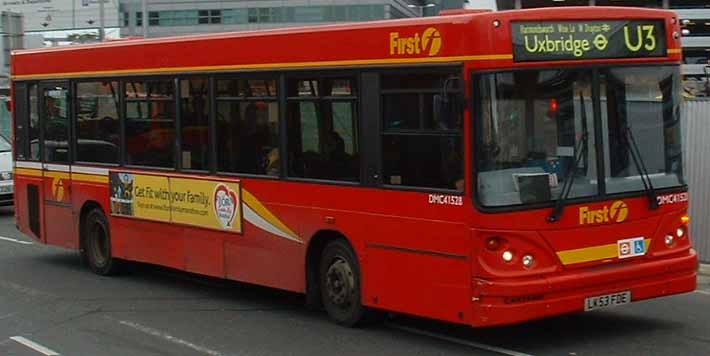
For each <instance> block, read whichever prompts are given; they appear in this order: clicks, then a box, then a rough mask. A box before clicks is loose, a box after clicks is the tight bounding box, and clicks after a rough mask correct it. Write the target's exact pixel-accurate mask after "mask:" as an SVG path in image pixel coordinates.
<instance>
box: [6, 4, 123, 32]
mask: <svg viewBox="0 0 710 356" xmlns="http://www.w3.org/2000/svg"><path fill="white" fill-rule="evenodd" d="M103 2H104V27H118V0H103ZM0 4H2V6H0V9H2V10H3V11H11V12H19V13H21V14H23V15H24V28H25V31H28V32H31V31H54V30H70V29H84V28H98V27H99V23H100V22H101V21H100V18H99V0H0Z"/></svg>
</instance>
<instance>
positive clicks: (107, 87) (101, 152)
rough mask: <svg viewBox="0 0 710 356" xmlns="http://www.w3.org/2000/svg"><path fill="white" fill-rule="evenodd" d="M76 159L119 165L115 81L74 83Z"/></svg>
mask: <svg viewBox="0 0 710 356" xmlns="http://www.w3.org/2000/svg"><path fill="white" fill-rule="evenodd" d="M75 98H76V99H75V100H76V103H75V106H74V107H75V108H76V136H77V137H76V138H77V145H76V148H77V152H76V160H77V161H80V162H92V163H93V162H98V163H118V156H119V149H118V147H119V142H120V139H119V122H120V121H119V118H118V106H119V105H118V82H117V81H97V82H80V83H77V84H76V96H75Z"/></svg>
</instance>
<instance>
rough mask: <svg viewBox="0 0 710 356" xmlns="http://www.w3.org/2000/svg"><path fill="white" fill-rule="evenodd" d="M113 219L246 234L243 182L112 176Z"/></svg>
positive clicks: (132, 175)
mask: <svg viewBox="0 0 710 356" xmlns="http://www.w3.org/2000/svg"><path fill="white" fill-rule="evenodd" d="M110 181H111V215H114V216H125V217H134V218H139V219H145V220H152V221H160V222H169V223H170V222H171V223H177V224H184V225H192V226H197V227H203V228H208V229H215V230H221V231H228V232H234V233H241V232H242V211H241V210H242V209H241V206H242V205H241V200H242V199H241V189H240V188H241V187H240V183H239V182H223V181H213V180H204V179H189V178H175V177H164V176H154V175H143V174H134V173H127V172H111V174H110Z"/></svg>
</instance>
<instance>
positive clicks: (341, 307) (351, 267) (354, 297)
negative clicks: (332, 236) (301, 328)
mask: <svg viewBox="0 0 710 356" xmlns="http://www.w3.org/2000/svg"><path fill="white" fill-rule="evenodd" d="M319 275H320V290H321V297H322V300H323V306H324V307H325V310H326V311H327V312H328V315H329V316H330V317H331V319H333V320H334V321H335V322H336V323H338V324H340V325H344V326H354V325H356V324H357V323H358V322H360V321H361V320H362V318H363V315H364V314H365V307H364V306H363V305H362V302H361V293H360V291H361V289H360V265H359V264H358V261H357V257H356V256H355V252H354V251H353V249H352V248H351V247H350V245H349V244H348V243H347V242H346V241H345V240H342V239H341V240H335V241H332V242H330V243H329V244H328V245H327V246H326V247H325V249H324V250H323V254H322V255H321V260H320V270H319Z"/></svg>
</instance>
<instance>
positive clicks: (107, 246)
mask: <svg viewBox="0 0 710 356" xmlns="http://www.w3.org/2000/svg"><path fill="white" fill-rule="evenodd" d="M82 230H83V236H84V239H83V243H82V248H81V254H82V259H83V260H84V261H86V263H87V264H88V265H89V268H91V270H92V271H93V272H94V273H96V274H98V275H101V276H108V275H112V274H115V273H116V272H118V267H119V266H118V265H119V261H118V260H116V259H115V258H113V256H112V255H111V230H110V228H109V225H108V220H107V219H106V215H104V213H103V211H101V209H98V208H97V209H92V210H91V211H89V213H88V214H86V217H85V218H84V223H83V224H82Z"/></svg>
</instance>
